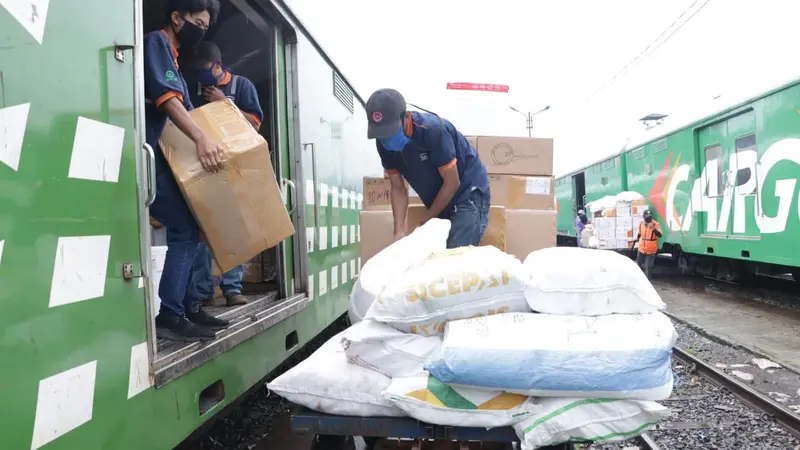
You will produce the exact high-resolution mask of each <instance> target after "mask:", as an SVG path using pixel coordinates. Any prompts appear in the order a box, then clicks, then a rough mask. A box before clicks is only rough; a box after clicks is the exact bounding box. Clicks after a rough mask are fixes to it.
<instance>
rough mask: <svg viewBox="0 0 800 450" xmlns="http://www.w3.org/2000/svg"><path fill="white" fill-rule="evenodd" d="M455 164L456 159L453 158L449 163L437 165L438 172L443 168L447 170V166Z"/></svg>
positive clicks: (442, 170)
mask: <svg viewBox="0 0 800 450" xmlns="http://www.w3.org/2000/svg"><path fill="white" fill-rule="evenodd" d="M455 165H456V159H455V158H453V159H452V160H451V161H450V162H449V163H447V164H445V165H443V166H439V173H442V172H444V171H445V170H447V169H449V168H451V167H453V166H455Z"/></svg>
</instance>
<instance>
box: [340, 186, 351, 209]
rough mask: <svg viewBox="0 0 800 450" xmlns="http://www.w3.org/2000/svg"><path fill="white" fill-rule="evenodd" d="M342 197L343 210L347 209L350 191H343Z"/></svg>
mask: <svg viewBox="0 0 800 450" xmlns="http://www.w3.org/2000/svg"><path fill="white" fill-rule="evenodd" d="M340 195H341V197H342V209H347V199H349V198H350V191H348V190H347V189H342V193H341V194H340Z"/></svg>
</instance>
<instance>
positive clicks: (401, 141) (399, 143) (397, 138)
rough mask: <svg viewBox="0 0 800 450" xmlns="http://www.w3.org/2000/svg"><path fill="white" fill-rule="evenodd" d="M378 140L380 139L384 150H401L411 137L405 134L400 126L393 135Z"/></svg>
mask: <svg viewBox="0 0 800 450" xmlns="http://www.w3.org/2000/svg"><path fill="white" fill-rule="evenodd" d="M379 140H380V141H381V145H383V148H385V149H386V150H389V151H390V152H401V151H403V149H404V148H406V145H407V144H408V142H409V141H410V140H411V138H409V137H408V136H406V133H405V132H404V131H403V127H400V128H399V129H398V130H397V133H395V134H394V136H392V137H390V138H381V139H379Z"/></svg>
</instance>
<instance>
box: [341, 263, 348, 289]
mask: <svg viewBox="0 0 800 450" xmlns="http://www.w3.org/2000/svg"><path fill="white" fill-rule="evenodd" d="M341 270H342V284H347V263H346V262H343V263H342V269H341Z"/></svg>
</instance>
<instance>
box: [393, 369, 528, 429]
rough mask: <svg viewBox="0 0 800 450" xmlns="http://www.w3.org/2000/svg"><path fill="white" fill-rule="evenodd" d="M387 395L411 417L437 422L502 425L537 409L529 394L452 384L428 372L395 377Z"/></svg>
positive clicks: (447, 424)
mask: <svg viewBox="0 0 800 450" xmlns="http://www.w3.org/2000/svg"><path fill="white" fill-rule="evenodd" d="M383 395H384V396H385V397H386V398H387V399H389V400H391V401H392V402H393V403H394V404H395V405H397V407H398V408H400V409H402V410H403V411H405V412H406V414H408V415H409V416H410V417H413V418H414V419H417V420H421V421H423V422H426V423H431V424H434V425H446V426H454V427H486V428H494V427H502V426H508V425H511V424H514V423H516V422H518V421H520V420H522V419H524V418H526V417H529V416H530V415H531V414H532V413H534V412H535V411H537V407H536V406H534V403H533V401H532V400H531V399H530V398H529V397H526V396H523V395H517V394H507V393H504V392H500V391H486V390H478V389H470V388H463V387H450V386H447V385H445V384H442V383H441V382H440V381H438V380H436V379H435V378H433V377H431V376H429V375H427V374H423V375H420V376H415V377H407V378H394V379H393V380H392V384H391V385H390V386H389V388H388V389H387V390H386V391H384V393H383Z"/></svg>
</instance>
